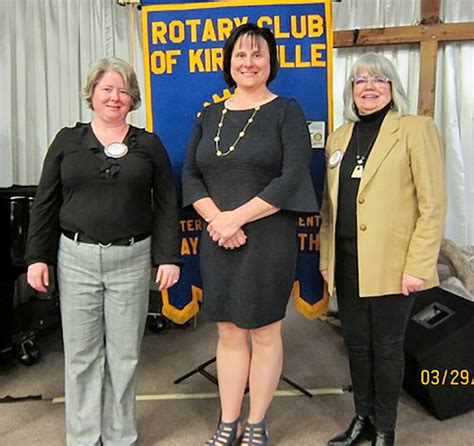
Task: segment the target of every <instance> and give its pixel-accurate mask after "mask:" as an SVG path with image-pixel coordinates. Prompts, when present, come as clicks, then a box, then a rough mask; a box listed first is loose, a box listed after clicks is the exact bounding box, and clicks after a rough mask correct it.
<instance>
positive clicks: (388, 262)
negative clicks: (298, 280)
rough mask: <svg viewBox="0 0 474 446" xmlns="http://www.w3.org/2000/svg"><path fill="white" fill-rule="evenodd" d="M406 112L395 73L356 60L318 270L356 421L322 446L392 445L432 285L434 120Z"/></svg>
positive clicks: (438, 186)
mask: <svg viewBox="0 0 474 446" xmlns="http://www.w3.org/2000/svg"><path fill="white" fill-rule="evenodd" d="M407 104H408V100H407V96H406V93H405V91H404V89H403V86H402V84H401V81H400V79H399V77H398V74H397V72H396V70H395V68H394V66H393V65H392V63H391V62H390V61H389V60H388V59H387V58H386V57H384V56H382V55H379V54H375V53H368V54H365V55H363V56H362V57H360V58H359V59H358V60H357V61H356V62H355V64H354V66H353V67H352V71H351V74H350V76H349V79H348V80H347V82H346V86H345V89H344V115H345V118H346V119H347V120H348V122H347V123H346V124H344V125H343V126H341V127H340V128H338V129H337V130H336V131H335V132H334V133H333V134H332V135H330V137H329V139H328V144H327V147H326V155H327V176H326V187H325V192H324V198H323V206H322V209H321V216H322V227H321V232H320V241H321V261H320V270H321V274H322V275H323V277H324V279H325V280H326V282H327V283H328V287H329V292H330V293H331V294H334V292H335V290H336V289H337V300H338V307H339V313H340V317H341V322H342V333H343V336H344V341H345V343H346V345H347V348H348V352H349V363H350V371H351V378H352V384H353V389H354V402H355V411H356V415H355V417H354V419H353V420H352V422H351V424H350V426H349V428H348V429H347V430H346V431H345V432H343V433H342V434H340V435H338V436H336V437H334V438H333V439H331V440H329V442H328V444H329V445H352V444H358V443H359V442H361V441H363V440H372V445H377V446H387V445H393V444H394V438H395V434H394V430H395V423H396V417H397V404H398V397H399V394H400V389H401V384H402V380H403V373H404V353H403V343H404V337H405V330H406V325H407V322H408V318H409V315H410V310H411V307H412V304H413V300H414V294H413V293H416V292H418V291H421V290H425V289H428V288H431V287H434V286H436V285H437V284H438V277H437V272H436V261H437V257H438V251H439V247H440V243H441V238H442V231H443V221H444V213H445V192H444V181H443V162H442V158H443V155H442V149H441V144H440V140H439V136H438V132H437V130H436V127H435V125H434V123H433V121H432V119H431V118H428V117H424V116H411V115H408V114H407V110H408V105H407Z"/></svg>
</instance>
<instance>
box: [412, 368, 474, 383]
mask: <svg viewBox="0 0 474 446" xmlns="http://www.w3.org/2000/svg"><path fill="white" fill-rule="evenodd" d="M420 382H421V385H422V386H474V372H473V371H472V370H467V369H422V370H421V372H420Z"/></svg>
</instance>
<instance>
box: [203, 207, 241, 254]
mask: <svg viewBox="0 0 474 446" xmlns="http://www.w3.org/2000/svg"><path fill="white" fill-rule="evenodd" d="M239 229H240V225H239V223H237V222H236V218H235V215H234V213H233V212H232V211H224V212H220V213H219V214H217V215H216V216H215V217H214V218H213V219H212V220H211V221H210V222H209V224H208V225H207V232H209V235H210V236H211V238H212V240H214V241H215V242H217V244H218V245H219V246H223V245H224V243H225V242H226V241H227V240H228V239H229V238H230V237H232V236H233V235H235V233H236V232H237V231H238V230H239Z"/></svg>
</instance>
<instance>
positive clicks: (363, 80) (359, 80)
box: [351, 74, 390, 86]
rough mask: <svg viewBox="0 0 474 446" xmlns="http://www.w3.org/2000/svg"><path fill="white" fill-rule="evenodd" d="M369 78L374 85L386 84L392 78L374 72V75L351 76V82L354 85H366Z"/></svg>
mask: <svg viewBox="0 0 474 446" xmlns="http://www.w3.org/2000/svg"><path fill="white" fill-rule="evenodd" d="M369 79H370V81H371V82H372V84H374V85H385V84H388V83H389V82H390V79H389V78H388V77H385V76H379V75H377V74H374V75H372V76H355V77H352V78H351V82H352V83H353V84H354V85H358V86H363V85H364V86H365V85H367V83H368V82H369Z"/></svg>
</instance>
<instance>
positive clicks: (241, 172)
mask: <svg viewBox="0 0 474 446" xmlns="http://www.w3.org/2000/svg"><path fill="white" fill-rule="evenodd" d="M223 108H224V104H223V103H218V104H213V105H210V106H209V107H207V108H206V109H205V110H204V111H203V112H202V114H201V116H200V118H198V120H197V122H196V125H195V127H194V130H193V134H192V137H191V141H190V145H189V149H188V154H187V157H186V162H185V166H184V170H183V206H188V205H190V204H192V203H194V202H195V201H196V200H199V199H201V198H205V197H211V198H212V200H213V201H214V202H215V203H216V205H217V206H218V207H219V209H221V210H232V209H235V208H236V207H238V206H240V205H242V204H244V203H246V202H247V201H249V200H251V199H252V198H254V197H256V196H258V197H259V198H261V199H262V200H264V201H266V202H267V203H270V204H271V205H273V206H276V207H278V208H281V211H280V212H277V213H276V214H274V215H271V216H269V217H265V218H263V219H260V220H257V221H255V222H252V223H248V224H246V225H245V226H244V228H243V230H244V231H245V233H246V234H247V243H246V244H245V245H244V246H242V247H240V248H238V249H235V250H233V251H230V250H229V251H227V250H225V249H224V248H222V247H219V246H218V245H217V243H215V242H214V241H212V239H211V238H210V237H209V234H208V232H207V230H206V229H204V230H203V231H202V236H201V240H200V265H201V274H202V280H203V291H204V294H203V312H204V315H205V316H206V318H207V319H209V320H211V321H215V322H233V323H235V324H236V325H237V326H239V327H241V328H247V329H249V328H257V327H262V326H264V325H267V324H270V323H272V322H276V321H278V320H281V319H283V317H284V316H285V312H286V306H287V303H288V299H289V297H290V293H291V288H292V284H293V280H294V277H295V267H296V255H297V244H296V223H297V218H298V214H299V213H305V212H317V211H318V205H317V202H316V196H315V192H314V189H313V185H312V181H311V177H310V172H309V164H310V160H311V145H310V139H309V133H308V127H307V124H306V121H305V118H304V115H303V112H302V110H301V108H300V106H299V105H298V104H297V102H296V101H295V100H293V99H286V98H281V97H277V98H275V99H274V100H272V101H271V102H269V103H267V104H264V105H263V106H261V108H260V110H259V111H258V112H257V113H256V115H255V117H254V120H253V122H252V123H251V124H250V126H249V127H248V128H247V131H246V134H245V136H244V137H243V138H242V139H241V140H240V141H239V143H238V144H237V145H236V148H235V150H234V151H233V152H232V153H230V154H229V155H227V156H221V157H218V156H217V155H216V148H215V142H214V137H215V136H216V131H217V126H218V123H219V121H220V119H221V112H222V109H223ZM253 111H254V109H250V110H238V111H233V110H228V112H227V114H226V115H225V118H224V125H223V127H222V131H221V141H220V148H221V150H222V151H223V152H225V151H227V148H228V147H229V146H230V145H232V144H233V143H234V142H235V140H236V139H237V136H238V134H239V132H240V131H242V129H243V128H244V126H245V124H246V123H247V120H248V119H249V117H250V116H251V114H252V113H253Z"/></svg>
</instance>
